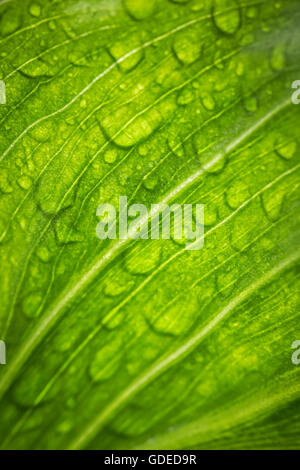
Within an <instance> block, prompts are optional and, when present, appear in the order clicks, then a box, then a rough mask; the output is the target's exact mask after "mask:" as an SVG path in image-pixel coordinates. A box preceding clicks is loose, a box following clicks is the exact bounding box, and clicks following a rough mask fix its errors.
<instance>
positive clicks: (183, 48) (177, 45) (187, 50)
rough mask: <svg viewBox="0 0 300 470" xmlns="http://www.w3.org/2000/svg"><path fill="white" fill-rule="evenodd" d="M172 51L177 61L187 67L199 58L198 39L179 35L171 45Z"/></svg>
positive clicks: (191, 35) (190, 35) (199, 47)
mask: <svg viewBox="0 0 300 470" xmlns="http://www.w3.org/2000/svg"><path fill="white" fill-rule="evenodd" d="M173 50H174V52H175V55H176V57H177V59H178V60H179V61H180V62H181V63H182V64H184V65H189V64H192V63H193V62H195V61H196V60H198V59H199V57H200V56H201V44H200V42H199V38H198V37H196V36H195V35H194V34H192V33H190V34H187V33H179V34H177V35H176V37H175V39H174V43H173Z"/></svg>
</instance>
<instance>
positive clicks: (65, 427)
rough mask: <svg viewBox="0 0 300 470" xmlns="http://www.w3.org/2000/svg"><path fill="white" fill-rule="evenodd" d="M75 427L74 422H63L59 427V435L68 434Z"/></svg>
mask: <svg viewBox="0 0 300 470" xmlns="http://www.w3.org/2000/svg"><path fill="white" fill-rule="evenodd" d="M72 427H73V423H72V421H63V422H62V423H60V424H59V425H58V426H57V432H58V433H59V434H67V433H68V432H70V431H71V429H72Z"/></svg>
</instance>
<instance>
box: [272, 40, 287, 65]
mask: <svg viewBox="0 0 300 470" xmlns="http://www.w3.org/2000/svg"><path fill="white" fill-rule="evenodd" d="M271 67H272V68H273V70H275V71H276V72H280V70H283V69H284V67H285V47H284V45H283V44H278V45H277V46H276V47H274V49H273V52H272V56H271Z"/></svg>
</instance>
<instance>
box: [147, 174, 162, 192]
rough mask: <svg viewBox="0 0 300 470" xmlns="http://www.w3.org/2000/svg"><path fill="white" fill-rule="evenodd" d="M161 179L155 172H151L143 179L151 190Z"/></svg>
mask: <svg viewBox="0 0 300 470" xmlns="http://www.w3.org/2000/svg"><path fill="white" fill-rule="evenodd" d="M158 182H159V179H158V176H157V175H155V174H151V175H149V176H147V177H146V178H145V179H143V185H144V187H145V188H146V189H148V190H149V191H152V190H153V189H154V188H156V186H157V185H158Z"/></svg>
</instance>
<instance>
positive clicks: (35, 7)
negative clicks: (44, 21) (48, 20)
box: [29, 3, 41, 18]
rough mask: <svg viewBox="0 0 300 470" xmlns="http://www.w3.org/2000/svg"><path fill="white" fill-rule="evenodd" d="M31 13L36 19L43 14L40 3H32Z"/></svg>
mask: <svg viewBox="0 0 300 470" xmlns="http://www.w3.org/2000/svg"><path fill="white" fill-rule="evenodd" d="M29 13H30V14H31V15H32V16H35V17H36V18H37V17H39V16H40V14H41V6H40V5H39V4H38V3H32V4H31V5H30V6H29Z"/></svg>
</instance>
